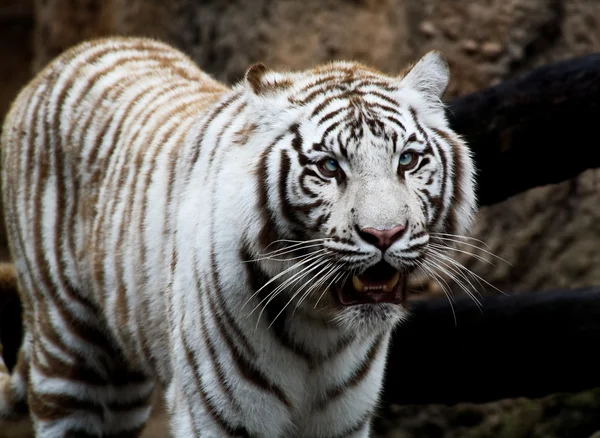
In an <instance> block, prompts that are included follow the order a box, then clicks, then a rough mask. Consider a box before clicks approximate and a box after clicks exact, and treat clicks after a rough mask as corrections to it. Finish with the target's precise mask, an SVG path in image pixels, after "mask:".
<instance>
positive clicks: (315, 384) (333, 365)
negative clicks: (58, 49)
mask: <svg viewBox="0 0 600 438" xmlns="http://www.w3.org/2000/svg"><path fill="white" fill-rule="evenodd" d="M448 80H449V72H448V67H447V64H446V62H445V60H444V59H443V57H442V55H441V54H440V53H438V52H430V53H428V54H426V55H425V56H424V57H423V58H422V59H421V60H420V61H419V62H418V63H416V64H415V65H414V66H412V68H410V70H409V71H408V73H406V74H401V75H399V76H397V77H394V76H387V75H384V74H382V73H380V72H378V71H376V70H374V69H371V68H368V67H366V66H364V65H361V64H358V63H353V62H334V63H329V64H326V65H322V66H319V67H316V68H313V69H311V70H307V71H301V72H282V73H280V72H274V71H270V70H267V69H266V68H265V67H264V66H262V65H260V64H258V65H255V66H253V67H250V68H249V69H248V71H247V73H246V76H245V78H244V80H243V81H241V82H240V83H239V84H237V85H235V86H234V87H233V88H228V87H226V86H224V85H222V84H220V83H218V82H217V81H215V80H213V79H211V78H210V77H209V76H208V75H206V74H205V73H203V72H201V71H200V70H199V69H198V68H197V66H196V65H195V64H194V63H193V62H192V61H191V60H190V59H188V57H186V56H185V55H184V54H182V53H180V52H179V51H177V50H175V49H174V48H172V47H170V46H167V45H165V44H163V43H160V42H158V41H154V40H150V39H143V38H107V39H100V40H94V41H90V42H85V43H83V44H80V45H78V46H76V47H74V48H72V49H70V50H68V51H67V52H66V53H64V54H62V55H61V56H59V57H58V58H57V59H56V60H54V61H53V62H52V63H51V64H50V65H48V66H47V67H46V68H45V69H44V70H43V71H42V72H41V73H39V74H38V75H37V77H36V78H35V79H34V80H33V81H32V82H31V83H30V84H28V85H27V86H26V87H25V88H24V89H23V90H22V92H21V93H20V94H19V96H18V97H17V99H16V101H15V102H14V104H13V105H12V107H11V109H10V112H9V114H8V116H7V118H6V121H5V124H4V129H3V132H2V139H1V146H2V164H3V172H2V183H3V187H4V192H3V196H4V198H3V199H4V205H5V209H6V222H7V227H8V235H9V241H10V249H11V252H12V256H13V258H14V262H15V266H16V269H17V272H18V276H19V284H20V289H21V296H22V300H23V304H24V320H25V325H26V335H25V340H24V344H23V347H22V352H21V356H20V363H19V365H18V366H17V367H16V372H15V373H13V375H12V378H11V377H9V376H8V374H7V373H6V372H5V374H4V376H3V377H1V378H0V382H2V383H1V385H2V387H1V388H0V391H1V392H0V394H1V397H0V415H4V417H9V416H10V414H11V410H12V409H14V408H15V406H17V405H19V403H23V401H24V400H25V397H26V395H25V394H26V393H27V403H28V406H29V410H30V413H31V416H32V418H33V421H34V427H35V431H36V435H37V436H38V437H44V438H49V437H75V436H77V437H84V436H85V437H130V436H131V437H133V436H138V434H139V432H140V430H141V429H142V428H143V426H144V424H145V422H146V420H147V418H148V415H149V412H150V405H149V396H150V394H151V392H152V391H153V388H154V385H155V382H157V381H159V382H161V383H162V384H164V385H165V387H166V388H168V390H167V394H166V399H167V404H168V409H169V413H170V427H171V433H172V434H173V435H174V436H176V437H192V436H195V437H216V436H219V437H221V436H236V437H237V436H240V437H283V436H297V437H323V438H325V437H330V438H333V437H366V436H368V435H369V432H370V427H371V418H372V416H373V414H374V412H375V410H376V407H377V403H378V397H379V393H380V388H381V383H382V375H383V372H384V368H385V362H386V351H387V348H388V341H389V338H390V333H391V331H392V329H393V328H394V327H395V326H396V325H397V323H398V322H399V321H401V320H402V319H403V318H404V317H405V316H406V314H407V308H406V304H405V298H406V281H407V278H408V276H409V275H410V274H411V273H412V272H413V271H414V270H415V269H416V268H418V267H419V266H421V264H422V263H423V262H424V261H425V260H427V253H428V247H429V245H430V244H431V243H432V242H433V241H435V239H436V237H435V236H436V233H464V232H465V231H466V230H468V228H469V226H470V223H471V220H472V217H473V214H474V210H475V208H476V205H475V204H476V200H475V196H474V169H473V163H472V158H471V155H470V152H469V150H468V148H467V146H466V145H465V143H464V141H463V140H462V139H461V138H460V137H459V136H458V135H457V134H456V133H454V132H453V131H452V130H451V129H450V127H449V125H448V122H447V120H446V118H445V114H444V108H443V104H442V102H441V100H440V99H441V96H442V95H443V93H444V91H445V89H446V86H447V83H448ZM439 235H441V234H439ZM407 367H410V364H409V363H407ZM397 371H398V370H390V372H397Z"/></svg>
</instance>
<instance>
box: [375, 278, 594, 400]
mask: <svg viewBox="0 0 600 438" xmlns="http://www.w3.org/2000/svg"><path fill="white" fill-rule="evenodd" d="M412 307H413V312H414V313H413V317H412V318H411V320H410V321H409V322H408V323H407V324H404V325H403V326H402V327H400V328H398V329H397V330H396V332H395V334H394V337H393V340H392V345H391V347H390V355H389V361H388V365H387V375H386V381H385V386H384V387H385V393H384V398H385V400H386V402H388V403H397V404H421V403H445V404H454V403H458V402H487V401H492V400H498V399H502V398H512V397H530V398H535V397H540V396H545V395H549V394H552V393H556V392H576V391H582V390H586V389H591V388H594V387H599V386H600V373H599V372H598V370H599V369H600V357H599V356H598V354H597V351H596V346H597V345H598V340H599V339H600V287H596V288H588V289H577V290H567V291H564V290H563V291H549V292H543V293H526V294H517V295H513V296H489V297H485V298H483V311H480V310H479V309H478V308H477V306H476V305H475V304H474V303H473V301H472V300H470V299H469V298H468V297H457V298H456V302H455V303H454V307H455V312H456V320H457V323H456V325H455V322H454V318H453V315H452V310H451V308H450V304H449V303H448V301H447V300H446V299H445V298H444V299H435V300H431V301H422V302H417V303H414V304H413V306H412Z"/></svg>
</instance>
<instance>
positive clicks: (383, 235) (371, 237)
mask: <svg viewBox="0 0 600 438" xmlns="http://www.w3.org/2000/svg"><path fill="white" fill-rule="evenodd" d="M405 230H406V226H405V225H396V226H395V227H393V228H390V229H388V230H378V229H377V228H362V229H361V230H360V231H359V233H360V237H362V238H363V239H364V240H365V241H367V242H369V243H370V244H371V245H374V246H376V247H377V248H379V249H380V250H381V251H385V250H386V249H388V248H389V247H390V246H392V244H393V243H394V242H395V241H396V240H398V239H400V238H401V237H402V235H403V234H404V231H405Z"/></svg>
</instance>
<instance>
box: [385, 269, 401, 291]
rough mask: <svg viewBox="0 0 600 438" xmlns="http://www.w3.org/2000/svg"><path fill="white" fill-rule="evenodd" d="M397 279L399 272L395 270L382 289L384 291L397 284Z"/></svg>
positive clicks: (398, 278)
mask: <svg viewBox="0 0 600 438" xmlns="http://www.w3.org/2000/svg"><path fill="white" fill-rule="evenodd" d="M398 280H400V272H396V273H395V274H394V276H393V277H392V278H391V279H390V281H388V282H387V283H386V284H385V285H384V286H383V290H385V291H386V292H389V291H391V290H392V289H394V287H395V286H396V285H397V284H398Z"/></svg>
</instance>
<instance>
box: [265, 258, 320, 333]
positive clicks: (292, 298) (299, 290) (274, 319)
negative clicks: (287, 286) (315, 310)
mask: <svg viewBox="0 0 600 438" xmlns="http://www.w3.org/2000/svg"><path fill="white" fill-rule="evenodd" d="M326 262H327V260H322V261H321V264H322V263H326ZM319 266H320V264H319V265H317V266H315V267H314V268H313V269H311V270H310V271H308V272H306V273H305V274H304V275H303V276H302V277H301V278H303V277H305V276H306V275H308V273H310V272H311V271H312V270H314V269H317V268H318V267H319ZM297 281H299V280H297ZM297 281H296V282H297ZM308 284H309V283H308V282H306V283H304V284H303V285H302V286H301V287H300V289H297V290H296V291H295V292H294V294H293V295H292V297H291V298H290V299H289V300H288V301H287V303H285V305H284V306H283V307H282V308H281V310H280V311H279V313H277V315H275V318H273V320H272V321H271V323H270V324H269V326H268V327H267V328H271V326H272V325H273V324H274V323H275V321H276V320H277V318H279V316H281V314H282V313H283V312H284V310H285V309H286V308H287V306H289V305H290V303H291V302H292V301H293V300H294V298H296V297H297V296H298V294H299V293H300V292H301V291H302V289H304V288H305V287H306V285H308ZM280 292H281V291H280ZM278 293H279V292H278ZM274 298H275V297H273V298H271V299H269V301H268V302H267V303H266V304H265V305H264V306H263V310H264V309H265V308H266V306H267V305H268V304H269V302H271V300H273V299H274ZM260 315H262V311H261V313H260V314H259V317H258V318H259V320H260Z"/></svg>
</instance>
